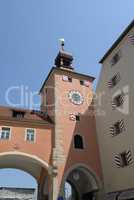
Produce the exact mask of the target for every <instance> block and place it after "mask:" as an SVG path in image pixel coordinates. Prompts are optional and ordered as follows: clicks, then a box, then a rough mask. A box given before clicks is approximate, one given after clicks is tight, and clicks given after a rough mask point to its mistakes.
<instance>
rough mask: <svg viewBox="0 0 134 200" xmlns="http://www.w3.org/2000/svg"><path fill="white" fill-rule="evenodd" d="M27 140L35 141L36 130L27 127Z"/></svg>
mask: <svg viewBox="0 0 134 200" xmlns="http://www.w3.org/2000/svg"><path fill="white" fill-rule="evenodd" d="M26 140H27V141H29V142H34V141H35V130H34V129H27V132H26Z"/></svg>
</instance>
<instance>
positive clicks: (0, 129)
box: [0, 126, 12, 141]
mask: <svg viewBox="0 0 134 200" xmlns="http://www.w3.org/2000/svg"><path fill="white" fill-rule="evenodd" d="M2 128H9V129H10V133H9V138H8V139H7V138H1V134H2ZM11 133H12V128H11V127H9V126H1V128H0V140H7V141H8V140H11Z"/></svg>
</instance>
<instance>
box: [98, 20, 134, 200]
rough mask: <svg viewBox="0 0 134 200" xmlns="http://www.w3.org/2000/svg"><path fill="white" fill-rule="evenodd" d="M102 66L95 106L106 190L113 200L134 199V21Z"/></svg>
mask: <svg viewBox="0 0 134 200" xmlns="http://www.w3.org/2000/svg"><path fill="white" fill-rule="evenodd" d="M100 63H101V64H102V69H101V73H100V77H99V81H98V85H97V89H96V93H97V95H96V101H95V103H96V127H97V136H98V142H99V150H100V157H101V164H102V171H103V179H104V189H105V192H106V193H107V195H108V198H110V199H117V198H118V199H133V198H134V132H133V124H134V106H133V97H134V77H133V76H134V21H132V23H131V24H130V25H129V26H128V27H127V28H126V30H125V31H124V32H123V33H122V34H121V36H120V37H119V38H118V39H117V41H116V42H115V43H114V44H113V46H112V47H111V48H110V50H109V51H108V52H107V53H106V54H105V55H104V57H103V58H102V59H101V61H100ZM109 195H110V196H109Z"/></svg>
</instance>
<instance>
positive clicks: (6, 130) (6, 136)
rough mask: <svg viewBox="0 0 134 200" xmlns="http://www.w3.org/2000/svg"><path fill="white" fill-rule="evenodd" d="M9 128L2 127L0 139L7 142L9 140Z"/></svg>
mask: <svg viewBox="0 0 134 200" xmlns="http://www.w3.org/2000/svg"><path fill="white" fill-rule="evenodd" d="M10 132H11V130H10V128H8V127H2V130H1V133H0V139H4V140H8V139H9V138H10Z"/></svg>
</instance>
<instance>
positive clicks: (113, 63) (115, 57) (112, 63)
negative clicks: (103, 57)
mask: <svg viewBox="0 0 134 200" xmlns="http://www.w3.org/2000/svg"><path fill="white" fill-rule="evenodd" d="M120 58H121V51H118V52H117V53H116V54H115V55H114V56H113V58H112V60H111V65H112V66H113V65H115V64H116V63H117V62H118V61H119V60H120Z"/></svg>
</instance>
